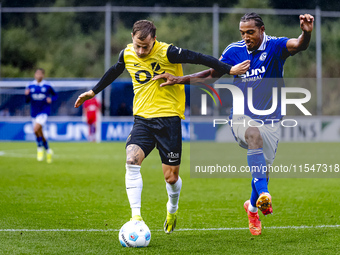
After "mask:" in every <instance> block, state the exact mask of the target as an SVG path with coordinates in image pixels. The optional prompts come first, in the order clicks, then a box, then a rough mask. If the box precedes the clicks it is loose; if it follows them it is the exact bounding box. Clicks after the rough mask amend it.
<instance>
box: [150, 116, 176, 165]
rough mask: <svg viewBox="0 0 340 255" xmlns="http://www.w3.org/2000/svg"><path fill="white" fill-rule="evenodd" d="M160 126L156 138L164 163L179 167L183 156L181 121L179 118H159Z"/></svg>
mask: <svg viewBox="0 0 340 255" xmlns="http://www.w3.org/2000/svg"><path fill="white" fill-rule="evenodd" d="M159 126H160V127H161V128H160V129H159V130H157V134H156V135H155V138H156V144H157V149H158V151H159V155H160V157H161V160H162V163H163V164H165V165H169V166H178V165H179V164H180V163H181V156H182V125H181V119H180V118H179V117H177V116H176V117H165V118H159Z"/></svg>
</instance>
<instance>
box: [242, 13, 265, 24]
mask: <svg viewBox="0 0 340 255" xmlns="http://www.w3.org/2000/svg"><path fill="white" fill-rule="evenodd" d="M249 20H254V21H255V26H257V27H259V28H261V27H262V26H264V23H263V20H262V18H261V17H260V15H258V14H257V13H255V12H251V13H246V14H244V15H243V17H242V18H241V22H247V21H249Z"/></svg>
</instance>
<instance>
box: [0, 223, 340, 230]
mask: <svg viewBox="0 0 340 255" xmlns="http://www.w3.org/2000/svg"><path fill="white" fill-rule="evenodd" d="M264 228H265V229H312V228H340V225H318V226H281V227H280V226H277V227H264ZM221 230H222V231H223V230H248V228H180V229H176V232H177V231H221ZM115 231H117V232H118V231H119V229H0V232H115ZM152 231H163V230H162V229H154V230H152Z"/></svg>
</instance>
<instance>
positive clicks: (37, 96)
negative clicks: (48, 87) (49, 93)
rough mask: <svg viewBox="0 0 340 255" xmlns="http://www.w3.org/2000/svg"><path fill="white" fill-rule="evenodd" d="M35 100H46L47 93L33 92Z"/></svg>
mask: <svg viewBox="0 0 340 255" xmlns="http://www.w3.org/2000/svg"><path fill="white" fill-rule="evenodd" d="M32 98H33V100H44V99H45V98H46V95H45V94H42V93H39V94H32Z"/></svg>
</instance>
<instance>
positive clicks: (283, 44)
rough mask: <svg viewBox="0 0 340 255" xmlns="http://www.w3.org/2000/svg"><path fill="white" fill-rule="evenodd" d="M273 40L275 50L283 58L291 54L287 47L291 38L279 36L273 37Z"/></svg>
mask: <svg viewBox="0 0 340 255" xmlns="http://www.w3.org/2000/svg"><path fill="white" fill-rule="evenodd" d="M271 40H274V41H275V52H276V53H277V54H278V56H279V57H280V58H281V59H283V60H284V59H286V58H288V57H289V56H290V53H289V51H288V49H287V41H288V40H289V38H287V37H279V38H275V39H273V38H272V39H271Z"/></svg>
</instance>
